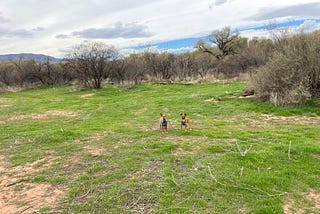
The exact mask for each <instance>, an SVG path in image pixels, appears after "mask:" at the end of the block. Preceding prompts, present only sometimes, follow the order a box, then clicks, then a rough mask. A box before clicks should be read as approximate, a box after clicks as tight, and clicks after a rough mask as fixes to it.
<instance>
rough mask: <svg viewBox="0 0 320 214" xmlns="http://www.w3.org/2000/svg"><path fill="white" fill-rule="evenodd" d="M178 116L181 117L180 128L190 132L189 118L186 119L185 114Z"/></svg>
mask: <svg viewBox="0 0 320 214" xmlns="http://www.w3.org/2000/svg"><path fill="white" fill-rule="evenodd" d="M180 116H181V124H180V128H181V129H182V128H184V129H187V130H191V120H190V118H188V117H187V114H186V113H181V114H180Z"/></svg>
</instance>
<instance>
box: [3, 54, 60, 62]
mask: <svg viewBox="0 0 320 214" xmlns="http://www.w3.org/2000/svg"><path fill="white" fill-rule="evenodd" d="M48 57H49V60H50V62H60V61H62V59H58V58H55V57H52V56H48V55H44V54H32V53H21V54H5V55H0V61H9V60H10V61H11V60H19V59H23V60H28V59H29V60H31V59H33V60H35V61H37V62H43V61H46V60H47V59H48Z"/></svg>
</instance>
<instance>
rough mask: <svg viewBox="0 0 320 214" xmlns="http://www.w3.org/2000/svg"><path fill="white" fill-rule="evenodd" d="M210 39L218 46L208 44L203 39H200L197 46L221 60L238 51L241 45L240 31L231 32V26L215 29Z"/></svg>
mask: <svg viewBox="0 0 320 214" xmlns="http://www.w3.org/2000/svg"><path fill="white" fill-rule="evenodd" d="M209 41H210V42H211V43H213V44H214V45H215V46H216V47H217V48H214V47H212V46H210V45H208V44H206V43H205V42H204V41H203V40H199V41H198V43H197V44H196V48H197V49H198V50H200V51H202V52H205V53H209V54H211V55H213V56H215V57H216V58H217V59H219V60H220V59H223V58H224V57H226V56H228V55H232V54H235V53H237V49H238V47H239V43H238V41H239V32H231V29H230V27H225V28H223V29H222V30H215V31H213V32H212V33H211V34H210V35H209Z"/></svg>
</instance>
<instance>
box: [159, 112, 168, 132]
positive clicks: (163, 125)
mask: <svg viewBox="0 0 320 214" xmlns="http://www.w3.org/2000/svg"><path fill="white" fill-rule="evenodd" d="M159 124H160V132H161V133H164V132H168V119H167V117H166V115H165V114H162V113H160V119H159Z"/></svg>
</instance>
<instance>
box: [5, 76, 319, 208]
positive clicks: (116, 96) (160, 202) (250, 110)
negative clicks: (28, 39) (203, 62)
mask: <svg viewBox="0 0 320 214" xmlns="http://www.w3.org/2000/svg"><path fill="white" fill-rule="evenodd" d="M244 86H245V83H239V82H233V83H211V84H201V85H183V84H173V85H158V84H151V83H150V84H143V85H138V86H135V87H133V88H130V89H128V88H118V87H113V86H106V87H105V88H104V89H102V90H89V91H78V90H75V89H74V88H73V87H41V88H36V89H29V90H25V91H21V92H16V93H2V94H0V97H1V98H6V99H4V100H5V101H2V102H0V112H1V114H0V142H1V143H0V150H1V151H0V152H1V155H2V156H3V157H4V158H5V159H6V160H8V162H9V166H8V167H9V168H12V167H17V166H24V165H26V164H30V163H33V162H35V161H37V160H38V161H39V160H40V162H37V165H35V166H34V167H35V168H38V169H39V170H36V171H35V172H33V173H30V174H28V175H26V176H25V178H24V179H27V180H29V181H30V182H32V183H35V184H37V183H50V184H52V185H53V186H55V187H59V188H60V189H64V190H65V196H64V198H63V199H61V201H62V202H61V203H57V204H56V205H55V206H44V207H42V210H40V211H42V212H43V213H45V212H50V211H51V210H53V211H59V212H62V213H132V212H134V213H148V212H152V213H282V212H283V206H284V205H285V204H289V205H290V209H291V210H293V211H298V210H303V211H305V212H306V213H316V212H319V211H320V210H319V207H318V206H317V205H316V202H315V201H314V200H313V199H310V198H308V197H305V194H306V193H308V192H312V191H313V192H317V193H319V190H320V188H319V186H320V179H319V176H320V169H319V162H320V146H319V139H320V132H319V121H320V120H319V115H320V108H319V103H317V102H316V101H312V102H309V103H308V104H307V105H305V106H300V107H274V106H271V105H269V104H268V103H261V102H258V101H256V100H255V99H253V98H248V99H240V98H238V96H239V95H240V94H241V90H242V88H243V87H244ZM84 94H91V96H87V97H84V98H82V97H81V95H84ZM219 100H220V101H219ZM0 101H1V99H0ZM209 101H210V102H209ZM1 105H3V107H1ZM160 112H162V113H166V114H167V116H168V119H169V120H170V121H171V124H172V127H169V128H170V129H169V133H167V134H161V133H160V132H159V131H158V118H159V116H160V115H159V113H160ZM184 112H185V113H187V114H188V115H189V116H190V117H191V119H192V125H193V130H192V131H181V130H179V121H180V120H179V114H180V113H184ZM1 121H2V122H1ZM289 145H290V151H289ZM249 148H250V149H249ZM246 150H247V153H244V151H246ZM43 166H45V167H43ZM63 202H64V203H63ZM318 203H319V202H318Z"/></svg>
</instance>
